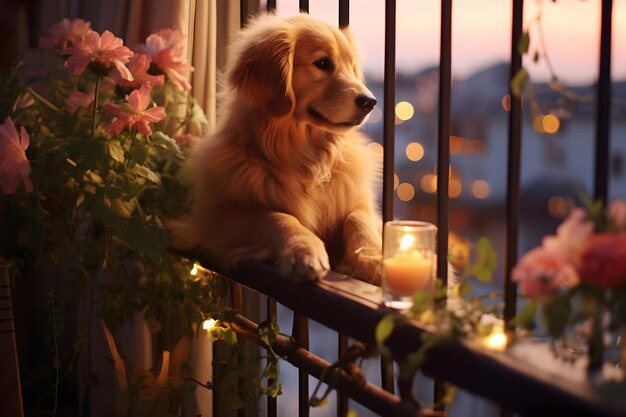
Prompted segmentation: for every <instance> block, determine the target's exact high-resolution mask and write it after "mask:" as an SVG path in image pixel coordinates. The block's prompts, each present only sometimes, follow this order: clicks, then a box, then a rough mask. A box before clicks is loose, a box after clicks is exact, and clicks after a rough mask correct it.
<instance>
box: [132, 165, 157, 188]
mask: <svg viewBox="0 0 626 417" xmlns="http://www.w3.org/2000/svg"><path fill="white" fill-rule="evenodd" d="M133 172H134V173H135V174H137V175H138V176H140V177H142V178H145V179H147V180H149V181H152V182H153V183H155V184H161V179H160V178H159V176H158V175H157V174H156V173H155V172H154V171H152V170H151V169H150V168H147V167H145V166H143V165H135V167H134V168H133Z"/></svg>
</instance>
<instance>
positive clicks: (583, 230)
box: [542, 208, 595, 265]
mask: <svg viewBox="0 0 626 417" xmlns="http://www.w3.org/2000/svg"><path fill="white" fill-rule="evenodd" d="M594 227H595V226H594V223H593V221H591V220H589V219H588V218H587V214H586V213H585V211H584V210H583V209H580V208H576V209H574V210H572V212H571V213H570V215H569V216H568V217H567V218H566V219H565V220H564V221H563V223H561V225H560V226H559V227H558V228H557V229H556V236H546V237H545V238H544V239H543V242H542V246H543V248H544V249H545V250H547V251H549V252H554V253H557V254H559V255H560V256H562V257H564V258H565V259H567V260H568V261H569V262H571V263H573V264H574V265H578V262H579V258H580V254H581V252H582V250H583V248H584V246H585V244H586V243H587V239H589V236H591V234H592V233H593V229H594Z"/></svg>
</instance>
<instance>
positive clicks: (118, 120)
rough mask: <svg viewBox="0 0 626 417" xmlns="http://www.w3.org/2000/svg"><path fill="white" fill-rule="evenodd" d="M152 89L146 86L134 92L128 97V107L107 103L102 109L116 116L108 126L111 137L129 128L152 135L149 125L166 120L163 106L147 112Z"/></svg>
mask: <svg viewBox="0 0 626 417" xmlns="http://www.w3.org/2000/svg"><path fill="white" fill-rule="evenodd" d="M151 91H152V87H150V86H147V85H144V86H143V87H141V89H139V90H134V91H133V92H132V93H130V95H129V96H128V105H124V106H117V105H115V104H112V103H105V104H104V106H102V109H103V110H104V111H105V112H107V113H110V114H112V115H114V116H116V117H115V118H114V119H113V120H112V121H111V124H110V125H108V126H107V128H106V129H107V132H109V134H111V135H117V134H118V133H120V132H121V131H122V129H124V128H125V127H128V128H129V129H130V128H132V127H133V126H136V127H137V130H138V131H140V132H141V133H144V134H146V135H151V134H152V129H150V125H149V124H148V123H157V122H160V121H161V120H163V119H165V109H164V108H163V107H162V106H156V107H153V108H151V109H149V110H146V107H148V103H149V102H150V92H151Z"/></svg>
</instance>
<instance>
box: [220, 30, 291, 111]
mask: <svg viewBox="0 0 626 417" xmlns="http://www.w3.org/2000/svg"><path fill="white" fill-rule="evenodd" d="M257 35H258V33H257ZM294 44H295V40H294V39H293V37H290V36H289V34H288V33H284V32H281V31H275V32H271V33H267V34H264V36H261V37H260V38H258V39H248V41H246V42H245V43H244V45H243V46H244V47H243V48H242V49H240V50H239V51H238V54H236V55H235V58H234V65H233V66H232V67H231V71H230V73H229V75H228V80H229V82H230V84H231V85H232V86H233V87H235V88H238V89H241V91H244V92H246V93H247V94H249V95H250V98H251V99H252V100H254V102H255V103H256V104H257V105H258V106H260V107H262V108H266V109H267V110H268V111H269V113H270V114H272V115H273V116H276V117H280V116H284V115H286V114H289V113H291V112H292V110H293V108H294V105H295V96H294V93H293V89H292V87H291V79H292V70H293V50H294Z"/></svg>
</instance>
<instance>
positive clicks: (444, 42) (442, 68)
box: [437, 0, 452, 286]
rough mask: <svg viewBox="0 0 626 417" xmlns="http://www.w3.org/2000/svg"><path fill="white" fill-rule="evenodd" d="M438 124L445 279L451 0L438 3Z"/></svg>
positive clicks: (440, 262) (443, 274) (444, 272)
mask: <svg viewBox="0 0 626 417" xmlns="http://www.w3.org/2000/svg"><path fill="white" fill-rule="evenodd" d="M440 42H441V43H440V51H439V126H438V147H437V230H438V232H437V277H439V279H441V280H442V281H443V284H444V286H445V285H446V284H447V282H448V257H447V253H448V187H449V183H450V90H451V85H452V0H442V2H441V41H440Z"/></svg>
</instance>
